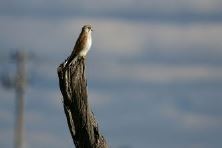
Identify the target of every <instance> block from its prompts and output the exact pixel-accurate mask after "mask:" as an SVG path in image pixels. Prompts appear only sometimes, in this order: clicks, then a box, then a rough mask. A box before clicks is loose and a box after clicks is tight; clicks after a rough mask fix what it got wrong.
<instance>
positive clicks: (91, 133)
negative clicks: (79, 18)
mask: <svg viewBox="0 0 222 148" xmlns="http://www.w3.org/2000/svg"><path fill="white" fill-rule="evenodd" d="M66 64H67V62H66V61H65V62H64V63H62V64H60V66H59V67H58V69H57V72H58V77H59V85H60V90H61V93H62V95H63V106H64V112H65V115H66V118H67V123H68V127H69V130H70V133H71V136H72V139H73V142H74V144H75V147H76V148H108V145H107V143H106V140H105V138H104V137H103V136H102V135H101V134H100V132H99V128H98V124H97V122H96V119H95V117H94V115H93V113H92V111H91V109H90V106H89V104H88V99H87V97H88V94H87V80H86V78H85V58H83V57H80V56H76V57H75V58H74V59H73V60H72V61H71V63H70V64H69V65H66Z"/></svg>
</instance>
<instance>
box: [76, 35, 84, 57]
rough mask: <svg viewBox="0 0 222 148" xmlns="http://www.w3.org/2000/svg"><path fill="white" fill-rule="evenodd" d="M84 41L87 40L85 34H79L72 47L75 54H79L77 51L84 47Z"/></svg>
mask: <svg viewBox="0 0 222 148" xmlns="http://www.w3.org/2000/svg"><path fill="white" fill-rule="evenodd" d="M86 41H87V35H86V34H80V36H79V38H78V40H77V41H76V44H75V46H74V49H73V50H74V51H73V52H74V53H75V55H77V54H79V52H80V51H81V50H83V49H84V48H85V47H84V46H85V45H86Z"/></svg>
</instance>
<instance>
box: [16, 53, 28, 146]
mask: <svg viewBox="0 0 222 148" xmlns="http://www.w3.org/2000/svg"><path fill="white" fill-rule="evenodd" d="M14 58H15V61H16V68H17V69H16V78H15V93H16V104H15V105H16V107H15V116H16V117H15V118H16V119H15V120H16V121H15V137H14V138H15V139H14V140H15V142H14V144H15V146H14V147H15V148H22V147H23V141H24V139H23V138H24V135H23V129H24V93H25V84H26V67H25V62H26V61H25V60H26V55H25V52H23V51H17V52H16V54H15V57H14Z"/></svg>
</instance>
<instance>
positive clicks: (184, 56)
mask: <svg viewBox="0 0 222 148" xmlns="http://www.w3.org/2000/svg"><path fill="white" fill-rule="evenodd" d="M221 7H222V1H221V0H179V1H178V0H137V1H135V0H121V1H117V0H112V1H104V0H91V1H88V0H82V1H75V0H63V1H61V0H56V1H55V0H54V1H52V0H44V1H43V0H38V1H36V0H20V1H15V0H2V1H0V20H1V21H0V32H1V33H0V49H1V50H0V73H7V72H8V73H9V76H11V77H13V76H14V75H15V64H14V62H13V60H11V59H10V54H11V53H13V52H14V51H15V50H25V51H26V52H27V53H29V54H30V55H34V56H31V57H30V58H29V59H28V63H27V64H26V67H27V75H28V85H27V88H26V94H25V130H24V139H25V140H24V147H25V148H29V147H32V148H39V147H41V148H47V147H49V146H50V147H54V148H59V147H73V142H72V139H71V136H70V133H69V130H68V126H67V123H66V117H65V114H64V111H63V106H62V99H61V98H62V95H61V93H60V90H59V85H58V78H57V73H56V69H57V67H58V65H59V64H60V63H62V62H63V61H64V60H65V59H66V58H67V57H68V56H69V54H70V53H71V52H72V48H73V46H74V44H75V41H76V39H77V37H78V35H79V33H80V31H81V27H82V26H83V25H84V24H91V25H92V26H93V30H94V31H93V34H92V39H93V43H92V48H91V50H90V51H89V53H88V57H87V70H86V76H87V82H88V96H89V98H88V99H89V101H90V105H91V108H92V110H93V112H94V114H95V117H96V119H97V121H98V124H99V128H100V130H101V133H102V134H103V135H104V137H105V138H106V139H107V141H108V144H109V145H110V147H112V148H144V147H147V148H178V147H180V148H187V147H189V148H212V147H213V148H220V147H221V146H222V142H221V136H222V109H221V106H222V10H221ZM14 112H15V93H14V90H13V89H6V88H4V87H3V86H2V85H0V147H3V148H12V147H13V133H14V122H15V116H14Z"/></svg>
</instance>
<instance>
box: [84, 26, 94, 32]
mask: <svg viewBox="0 0 222 148" xmlns="http://www.w3.org/2000/svg"><path fill="white" fill-rule="evenodd" d="M82 31H84V32H92V31H93V30H92V26H91V25H85V26H83V27H82Z"/></svg>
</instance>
